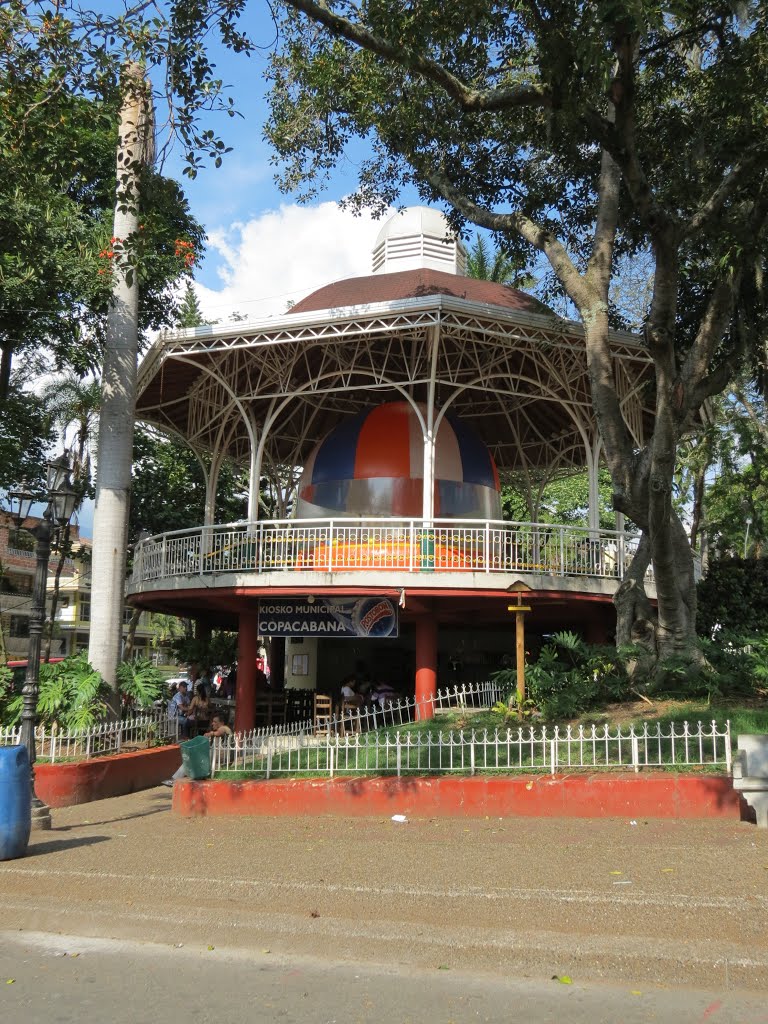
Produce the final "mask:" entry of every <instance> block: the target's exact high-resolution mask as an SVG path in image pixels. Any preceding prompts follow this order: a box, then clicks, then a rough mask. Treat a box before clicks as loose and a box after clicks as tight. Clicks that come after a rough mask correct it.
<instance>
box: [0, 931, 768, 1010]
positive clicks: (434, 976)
mask: <svg viewBox="0 0 768 1024" xmlns="http://www.w3.org/2000/svg"><path fill="white" fill-rule="evenodd" d="M0 982H2V985H0V1019H2V1020H4V1021H9V1022H16V1021H24V1024H51V1022H55V1024H70V1022H71V1024H81V1022H82V1021H83V1020H88V1021H94V1022H101V1021H109V1022H110V1024H158V1022H161V1021H162V1022H169V1024H175V1022H177V1021H178V1022H180V1024H182V1022H183V1024H221V1022H222V1021H234V1022H240V1021H243V1022H245V1021H248V1022H261V1021H270V1022H280V1024H294V1022H295V1024H299V1022H301V1024H333V1022H339V1024H341V1022H344V1024H356V1022H361V1024H427V1022H428V1024H468V1022H472V1021H478V1022H492V1024H514V1022H517V1021H519V1022H525V1024H530V1022H532V1021H533V1022H536V1024H543V1022H558V1024H560V1022H562V1021H567V1022H568V1024H641V1022H643V1024H651V1022H653V1024H659V1022H665V1021H670V1022H675V1024H704V1022H706V1024H735V1022H737V1021H738V1022H742V1024H759V1022H763V1024H764V1022H766V1021H768V1008H767V1007H766V1003H765V999H764V998H763V997H761V996H759V995H756V994H744V993H734V992H729V993H723V994H716V993H712V992H701V991H692V990H690V989H677V990H664V989H658V988H648V987H643V988H632V989H630V988H628V987H627V986H616V985H608V984H602V985H600V984H588V983H585V982H574V983H573V984H570V985H568V984H563V983H562V982H559V981H553V980H550V981H549V982H542V981H534V980H530V979H520V980H507V979H501V978H496V977H492V976H485V975H478V974H467V973H465V972H459V971H449V970H441V969H439V968H438V969H436V970H433V971H424V970H418V969H413V968H408V967H402V966H398V967H389V968H381V967H380V968H376V967H370V966H367V965H365V966H362V967H361V966H360V965H355V966H350V965H348V964H330V963H328V962H326V961H322V960H318V959H310V958H306V957H300V958H285V957H281V956H276V955H272V954H271V953H266V952H252V953H243V952H238V953H233V952H232V951H227V950H219V949H216V948H213V949H211V948H209V947H205V948H200V947H192V948H190V947H186V946H184V947H181V948H174V947H169V946H151V945H141V944H138V943H133V942H126V941H124V940H121V941H119V942H116V941H114V940H102V939H95V940H94V939H86V940H84V939H81V938H78V937H76V936H44V935H34V934H33V935H17V936H15V937H9V936H8V935H7V934H5V935H2V934H0ZM9 982H10V984H9Z"/></svg>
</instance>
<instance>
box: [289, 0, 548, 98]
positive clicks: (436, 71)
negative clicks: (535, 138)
mask: <svg viewBox="0 0 768 1024" xmlns="http://www.w3.org/2000/svg"><path fill="white" fill-rule="evenodd" d="M284 2H285V4H286V6H288V7H291V8H293V10H295V11H299V12H301V13H302V14H305V15H306V16H307V17H308V18H311V19H312V20H313V21H317V22H320V24H321V25H325V27H326V28H327V29H328V30H329V31H330V32H332V33H333V35H335V36H338V37H340V38H342V39H346V40H347V42H350V43H354V45H355V46H359V47H360V48H361V49H363V50H367V51H368V52H369V53H375V54H376V55H377V56H379V57H385V58H386V59H387V60H391V61H393V62H394V63H395V64H398V65H399V66H400V67H403V68H407V69H408V70H409V71H415V72H417V73H418V74H420V75H423V76H424V78H427V79H429V81H431V82H434V83H435V85H439V86H441V87H442V88H443V89H444V90H445V91H446V92H447V93H448V95H449V96H451V97H452V99H454V100H455V101H456V102H457V103H458V104H459V105H460V106H461V108H462V109H463V110H465V111H467V112H480V111H489V110H511V109H513V108H515V107H548V106H550V105H551V102H552V100H551V96H550V94H549V92H548V90H547V89H545V88H543V87H542V86H540V85H533V84H529V85H512V86H506V87H504V88H496V89H474V88H472V87H471V86H468V85H467V84H466V82H463V81H462V80H461V79H460V78H458V77H457V76H456V75H454V74H452V72H450V71H449V70H448V69H447V68H446V67H444V66H443V65H442V64H439V63H438V62H437V61H434V60H429V59H428V58H426V57H421V56H419V55H418V54H415V53H410V52H408V50H407V48H406V47H404V46H400V45H396V44H394V43H390V42H388V41H387V40H386V39H382V38H381V37H380V36H377V35H374V33H373V32H371V31H370V30H369V29H367V28H366V27H365V26H364V25H361V24H359V23H358V22H355V21H351V20H350V19H349V18H343V17H342V16H341V15H339V14H336V13H335V12H334V11H331V10H330V9H329V8H328V7H327V6H326V4H325V3H323V2H322V0H284Z"/></svg>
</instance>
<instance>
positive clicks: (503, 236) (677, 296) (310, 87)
mask: <svg viewBox="0 0 768 1024" xmlns="http://www.w3.org/2000/svg"><path fill="white" fill-rule="evenodd" d="M282 7H283V9H284V12H285V13H284V16H283V19H282V21H281V25H280V28H281V42H280V46H279V49H278V51H277V52H276V54H275V56H274V59H273V61H272V70H271V75H272V83H273V84H272V97H271V118H270V121H269V124H268V129H267V131H268V136H269V138H270V140H271V142H272V143H273V145H274V146H275V149H276V153H277V155H278V158H279V160H280V161H281V162H282V166H283V177H282V180H283V183H284V186H285V187H286V188H287V189H300V190H302V191H303V194H304V195H307V196H309V195H312V194H314V193H315V191H316V190H317V188H318V187H320V186H321V185H322V182H323V180H324V177H325V176H326V175H327V173H328V171H329V170H330V168H331V167H333V166H335V164H336V163H337V162H338V160H339V159H340V158H341V156H342V154H344V152H345V151H346V149H347V148H348V147H349V146H350V145H352V144H354V143H356V142H357V143H358V144H359V140H365V142H366V143H367V144H368V145H369V146H370V155H369V157H368V158H367V159H364V160H363V161H362V162H360V161H357V162H358V164H359V167H360V172H359V182H358V188H357V191H356V192H355V193H354V195H353V196H352V197H351V198H350V199H349V200H348V202H350V203H351V204H353V205H357V206H362V205H367V206H374V207H378V208H383V207H384V206H385V205H386V204H389V203H393V202H396V201H397V199H398V196H399V194H400V191H401V190H402V188H403V187H404V186H405V185H412V186H415V188H416V189H417V190H418V192H419V194H420V195H421V197H422V198H423V199H424V200H425V201H427V202H435V201H442V202H444V203H446V204H447V205H448V207H449V211H450V215H451V218H452V220H453V223H454V225H455V226H456V227H457V228H459V229H463V228H464V226H465V224H466V223H467V222H470V223H473V224H475V225H477V226H479V227H483V228H486V229H489V230H490V231H492V232H494V233H495V234H496V235H497V236H498V238H499V240H500V242H501V243H502V244H503V247H504V250H505V251H506V252H509V253H510V254H511V255H515V254H517V256H518V257H519V258H520V259H526V260H527V264H528V265H529V266H531V265H532V264H533V261H534V259H535V257H536V255H537V254H543V256H544V257H546V259H547V260H548V261H549V264H550V267H551V271H552V274H553V275H554V277H555V278H556V280H557V282H558V284H559V286H560V287H561V288H562V289H563V290H564V291H565V293H566V294H567V296H568V298H569V300H570V302H571V303H572V304H573V307H574V308H575V309H576V310H577V311H578V315H579V316H580V318H581V320H582V322H583V325H584V334H585V345H586V352H587V361H588V368H589V374H590V381H591V390H592V401H593V407H594V411H595V415H596V418H597V421H598V425H599V428H600V434H601V438H602V442H603V450H604V453H605V458H606V462H607V464H608V467H609V469H610V472H611V478H612V482H613V501H614V504H615V506H616V508H617V509H619V510H620V511H622V512H624V513H626V514H627V515H628V516H629V517H630V518H631V519H632V520H633V521H634V522H635V523H636V524H637V525H638V526H639V527H640V528H641V530H642V531H643V538H642V541H641V545H640V551H639V555H638V557H637V558H636V560H635V565H634V566H633V570H632V573H633V574H634V577H633V578H631V579H630V580H629V581H628V582H629V583H630V584H633V585H635V586H636V587H637V586H638V585H639V584H640V582H641V580H642V575H643V572H644V570H645V565H646V564H647V561H648V559H649V558H651V557H652V558H653V562H654V568H655V578H656V586H657V595H658V634H657V637H656V639H657V642H658V650H659V653H661V654H662V655H664V654H667V653H670V652H672V651H681V652H682V651H688V650H690V649H691V648H692V647H693V645H694V641H695V603H696V594H695V587H694V577H693V562H692V558H691V553H690V548H689V546H688V542H687V538H686V536H685V532H684V530H683V527H682V524H681V522H680V519H679V516H678V515H677V512H676V510H675V508H674V506H673V478H674V470H675V454H676V450H677V446H678V444H679V443H680V441H681V439H682V438H684V437H686V436H688V435H689V434H690V433H691V432H693V431H696V430H697V429H698V427H699V425H700V422H701V420H700V410H701V408H702V405H703V403H704V402H705V400H706V399H707V398H709V397H710V396H712V395H714V394H717V393H718V392H719V391H721V390H722V389H723V388H724V387H725V385H726V384H727V383H728V381H729V380H730V379H731V378H732V377H733V375H734V373H735V372H736V370H737V369H740V368H743V367H744V366H745V365H748V364H749V363H750V361H751V360H752V361H754V359H755V356H756V354H757V353H758V351H759V350H760V347H759V342H760V338H761V335H762V332H763V330H764V325H765V319H764V296H763V295H762V291H761V280H762V277H761V274H762V269H763V263H764V253H765V241H766V223H767V220H768V160H766V156H767V155H768V138H767V137H766V133H765V131H764V122H765V110H766V107H765V96H766V94H767V93H768V5H766V3H765V2H764V0H752V2H745V3H743V4H740V5H738V10H737V9H736V6H735V5H734V4H732V3H730V2H726V0H722V2H719V0H707V2H702V0H683V2H678V0H675V2H671V0H670V2H662V3H659V2H658V0H635V2H633V3H631V4H630V3H616V2H615V0H599V2H593V0H590V2H585V0H539V2H537V3H535V4H534V3H530V2H527V0H525V2H524V0H518V2H513V3H502V2H500V0H478V2H476V3H473V4H471V5H469V6H467V5H448V6H446V7H444V8H441V9H440V10H439V11H436V10H435V8H434V5H431V4H428V3H425V2H422V0H416V2H415V3H412V4H408V5H407V7H406V6H403V5H402V4H400V3H398V2H397V0H381V2H377V3H375V4H371V3H358V2H356V0H330V2H323V3H321V2H318V0H283V3H282ZM635 253H638V254H643V255H644V256H645V255H647V254H650V259H651V262H652V275H653V282H652V289H651V295H650V308H649V312H648V315H647V317H646V318H645V322H644V325H643V334H644V340H645V344H646V346H647V350H648V353H649V354H650V356H651V357H652V359H653V363H654V370H655V380H654V383H653V387H652V395H651V396H650V397H651V398H652V401H653V402H654V404H655V428H654V431H653V434H652V436H651V437H649V438H646V439H644V441H643V442H642V443H639V442H638V440H637V438H636V437H634V436H633V434H632V431H631V429H630V425H629V424H628V423H627V422H626V420H625V418H624V415H623V410H622V405H621V399H620V396H619V394H618V392H617V388H616V384H615V378H614V373H613V361H612V357H611V351H610V345H609V340H608V331H609V325H610V298H611V284H612V281H613V278H614V271H615V267H616V266H617V263H618V261H619V260H620V259H622V258H628V257H629V258H631V257H632V256H633V254H635ZM622 607H624V606H620V609H619V610H620V613H621V614H622V615H623V614H624V613H623V612H622ZM631 612H632V608H631V603H630V607H629V614H630V617H631ZM625 625H626V624H625ZM621 628H622V627H621V626H620V633H621Z"/></svg>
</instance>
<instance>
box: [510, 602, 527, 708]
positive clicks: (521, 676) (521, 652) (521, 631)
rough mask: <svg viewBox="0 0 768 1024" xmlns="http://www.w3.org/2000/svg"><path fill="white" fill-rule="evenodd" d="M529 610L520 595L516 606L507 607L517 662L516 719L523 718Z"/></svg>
mask: <svg viewBox="0 0 768 1024" xmlns="http://www.w3.org/2000/svg"><path fill="white" fill-rule="evenodd" d="M530 610H531V606H530V605H527V604H521V603H520V594H518V595H517V604H509V605H507V611H508V612H514V613H515V657H516V661H517V717H518V718H522V717H523V704H524V702H525V613H526V612H529V611H530Z"/></svg>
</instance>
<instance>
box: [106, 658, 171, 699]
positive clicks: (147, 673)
mask: <svg viewBox="0 0 768 1024" xmlns="http://www.w3.org/2000/svg"><path fill="white" fill-rule="evenodd" d="M117 682H118V684H119V686H120V692H121V694H122V696H123V700H122V706H123V710H124V711H125V712H130V711H132V710H134V709H137V710H140V709H142V708H150V707H152V704H153V703H154V702H155V701H156V700H159V699H160V697H162V696H163V693H164V686H165V683H164V680H163V675H162V673H161V672H160V670H159V669H158V668H157V667H156V666H155V665H153V664H152V662H151V661H149V660H148V659H147V658H136V659H135V660H134V661H124V662H123V663H122V664H121V665H120V666H119V667H118V670H117Z"/></svg>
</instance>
